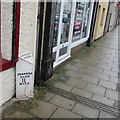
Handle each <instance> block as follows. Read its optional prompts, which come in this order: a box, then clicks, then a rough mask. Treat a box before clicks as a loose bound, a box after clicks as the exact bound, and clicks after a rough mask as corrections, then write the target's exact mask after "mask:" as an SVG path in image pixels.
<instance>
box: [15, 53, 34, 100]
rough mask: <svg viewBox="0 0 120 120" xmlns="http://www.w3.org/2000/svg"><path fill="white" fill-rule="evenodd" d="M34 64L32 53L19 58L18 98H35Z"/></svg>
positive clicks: (17, 74) (17, 73) (17, 72)
mask: <svg viewBox="0 0 120 120" xmlns="http://www.w3.org/2000/svg"><path fill="white" fill-rule="evenodd" d="M33 88H34V80H33V64H32V54H31V52H28V53H24V54H22V55H20V56H19V61H18V63H17V64H16V98H18V99H27V98H30V97H33Z"/></svg>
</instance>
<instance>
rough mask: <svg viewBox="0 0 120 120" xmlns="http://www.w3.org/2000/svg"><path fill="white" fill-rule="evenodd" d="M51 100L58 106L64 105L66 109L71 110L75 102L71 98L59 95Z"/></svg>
mask: <svg viewBox="0 0 120 120" xmlns="http://www.w3.org/2000/svg"><path fill="white" fill-rule="evenodd" d="M50 102H51V103H53V104H55V105H57V106H60V107H63V108H65V109H68V110H71V109H72V107H73V106H74V104H75V101H72V100H69V99H67V98H65V97H61V96H59V95H56V96H54V97H53V98H52V99H51V100H50Z"/></svg>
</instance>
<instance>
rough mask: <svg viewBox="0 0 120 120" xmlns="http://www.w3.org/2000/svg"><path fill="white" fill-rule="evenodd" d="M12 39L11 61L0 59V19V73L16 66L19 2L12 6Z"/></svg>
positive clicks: (0, 56)
mask: <svg viewBox="0 0 120 120" xmlns="http://www.w3.org/2000/svg"><path fill="white" fill-rule="evenodd" d="M13 5H14V6H13V7H14V8H13V28H14V29H13V33H12V34H13V37H12V59H11V60H6V59H4V58H2V51H1V19H0V72H2V71H5V70H8V69H10V68H12V67H14V66H16V62H17V61H18V51H19V31H20V1H19V2H14V4H13ZM0 18H1V1H0Z"/></svg>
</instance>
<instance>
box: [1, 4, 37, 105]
mask: <svg viewBox="0 0 120 120" xmlns="http://www.w3.org/2000/svg"><path fill="white" fill-rule="evenodd" d="M20 4H21V5H20ZM31 11H33V12H31ZM36 11H37V3H35V2H28V3H27V2H22V3H19V2H1V18H2V19H1V40H0V46H1V47H0V48H1V50H0V52H1V57H0V78H1V79H0V85H1V86H0V106H1V105H2V104H4V103H5V102H7V101H8V100H9V99H11V98H12V97H13V96H15V91H16V90H15V83H16V77H15V74H16V62H17V61H19V55H20V54H22V53H24V52H31V53H32V56H33V65H35V64H34V63H35V43H36V21H37V14H36V13H37V12H36ZM33 71H34V70H33Z"/></svg>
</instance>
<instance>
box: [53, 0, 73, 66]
mask: <svg viewBox="0 0 120 120" xmlns="http://www.w3.org/2000/svg"><path fill="white" fill-rule="evenodd" d="M72 5H73V3H72V1H70V0H69V1H68V2H57V6H56V19H55V27H54V42H53V44H54V48H53V55H54V58H55V62H54V67H55V66H57V65H58V64H60V63H62V62H63V61H65V60H66V59H68V58H69V57H70V29H71V15H72Z"/></svg>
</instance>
